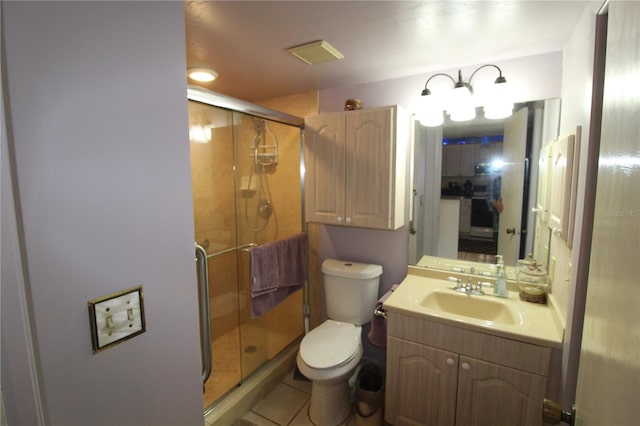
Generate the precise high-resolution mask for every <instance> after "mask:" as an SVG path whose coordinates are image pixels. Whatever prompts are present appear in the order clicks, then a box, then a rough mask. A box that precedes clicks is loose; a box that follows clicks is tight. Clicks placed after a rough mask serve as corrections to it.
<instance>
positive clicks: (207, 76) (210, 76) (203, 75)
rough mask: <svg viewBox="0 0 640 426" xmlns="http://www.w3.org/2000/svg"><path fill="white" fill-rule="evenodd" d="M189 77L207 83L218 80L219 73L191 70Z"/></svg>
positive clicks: (208, 70) (207, 70)
mask: <svg viewBox="0 0 640 426" xmlns="http://www.w3.org/2000/svg"><path fill="white" fill-rule="evenodd" d="M187 75H188V76H189V78H190V79H192V80H195V81H200V82H203V83H207V82H209V81H213V80H215V79H216V78H218V73H217V72H215V71H213V70H210V69H207V68H189V69H188V70H187Z"/></svg>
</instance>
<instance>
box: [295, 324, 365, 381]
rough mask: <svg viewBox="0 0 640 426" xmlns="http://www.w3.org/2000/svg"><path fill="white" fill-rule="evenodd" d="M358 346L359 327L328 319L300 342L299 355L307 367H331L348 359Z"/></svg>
mask: <svg viewBox="0 0 640 426" xmlns="http://www.w3.org/2000/svg"><path fill="white" fill-rule="evenodd" d="M359 346H360V327H357V326H355V325H353V324H350V323H341V322H337V321H331V320H328V321H326V322H325V323H324V324H322V325H320V326H319V327H317V328H315V329H313V330H311V331H310V332H309V334H307V335H306V336H305V337H304V339H302V342H301V343H300V356H301V357H302V360H303V361H304V362H305V364H307V365H308V366H309V367H312V368H318V369H320V368H331V367H334V366H336V365H340V364H342V363H344V362H346V361H349V360H350V359H351V358H352V357H353V356H354V354H355V353H356V352H357V351H358V347H359Z"/></svg>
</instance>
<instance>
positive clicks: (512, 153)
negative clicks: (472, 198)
mask: <svg viewBox="0 0 640 426" xmlns="http://www.w3.org/2000/svg"><path fill="white" fill-rule="evenodd" d="M528 111H529V109H528V108H522V109H521V110H519V111H518V112H516V113H515V114H513V116H512V117H511V118H510V119H509V120H507V121H506V122H505V124H504V143H503V144H502V161H503V162H504V165H503V167H502V188H501V191H500V195H501V197H502V204H503V205H504V210H503V211H502V213H501V214H500V221H499V231H498V253H500V254H502V255H503V256H504V263H505V265H515V264H516V262H517V260H518V257H519V256H518V255H519V252H520V233H521V229H520V225H521V222H522V198H523V187H524V155H525V149H526V146H527V116H528Z"/></svg>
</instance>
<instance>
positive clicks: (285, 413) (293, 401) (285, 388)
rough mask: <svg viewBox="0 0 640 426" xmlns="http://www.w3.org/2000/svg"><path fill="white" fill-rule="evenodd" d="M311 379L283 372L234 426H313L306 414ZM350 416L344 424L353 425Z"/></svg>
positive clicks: (353, 420) (353, 421) (346, 425)
mask: <svg viewBox="0 0 640 426" xmlns="http://www.w3.org/2000/svg"><path fill="white" fill-rule="evenodd" d="M310 396H311V382H309V381H306V380H296V379H294V378H293V371H292V372H291V373H289V374H287V375H286V376H285V377H284V378H283V379H282V380H281V381H280V382H279V383H278V384H277V385H276V386H275V387H274V388H273V389H272V390H271V391H270V392H269V393H268V394H267V395H266V396H265V397H264V398H263V399H262V400H260V401H259V402H258V403H257V404H256V405H255V406H254V407H253V408H252V409H251V410H250V411H249V412H247V413H246V414H245V415H244V416H242V418H241V419H240V420H238V421H237V422H235V423H234V426H313V423H311V421H310V420H309V417H308V416H307V411H308V409H309V398H310ZM355 424H356V423H355V419H354V418H353V417H351V418H350V419H349V420H348V422H347V423H345V426H355Z"/></svg>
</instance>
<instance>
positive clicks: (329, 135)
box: [304, 113, 345, 224]
mask: <svg viewBox="0 0 640 426" xmlns="http://www.w3.org/2000/svg"><path fill="white" fill-rule="evenodd" d="M344 126H345V116H344V113H339V114H323V115H318V116H315V117H309V118H307V119H306V120H305V141H304V161H305V170H306V172H305V215H306V221H307V222H323V223H329V224H331V223H335V224H342V223H343V222H344V209H345V207H344V202H345V193H344V190H345V145H344Z"/></svg>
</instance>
